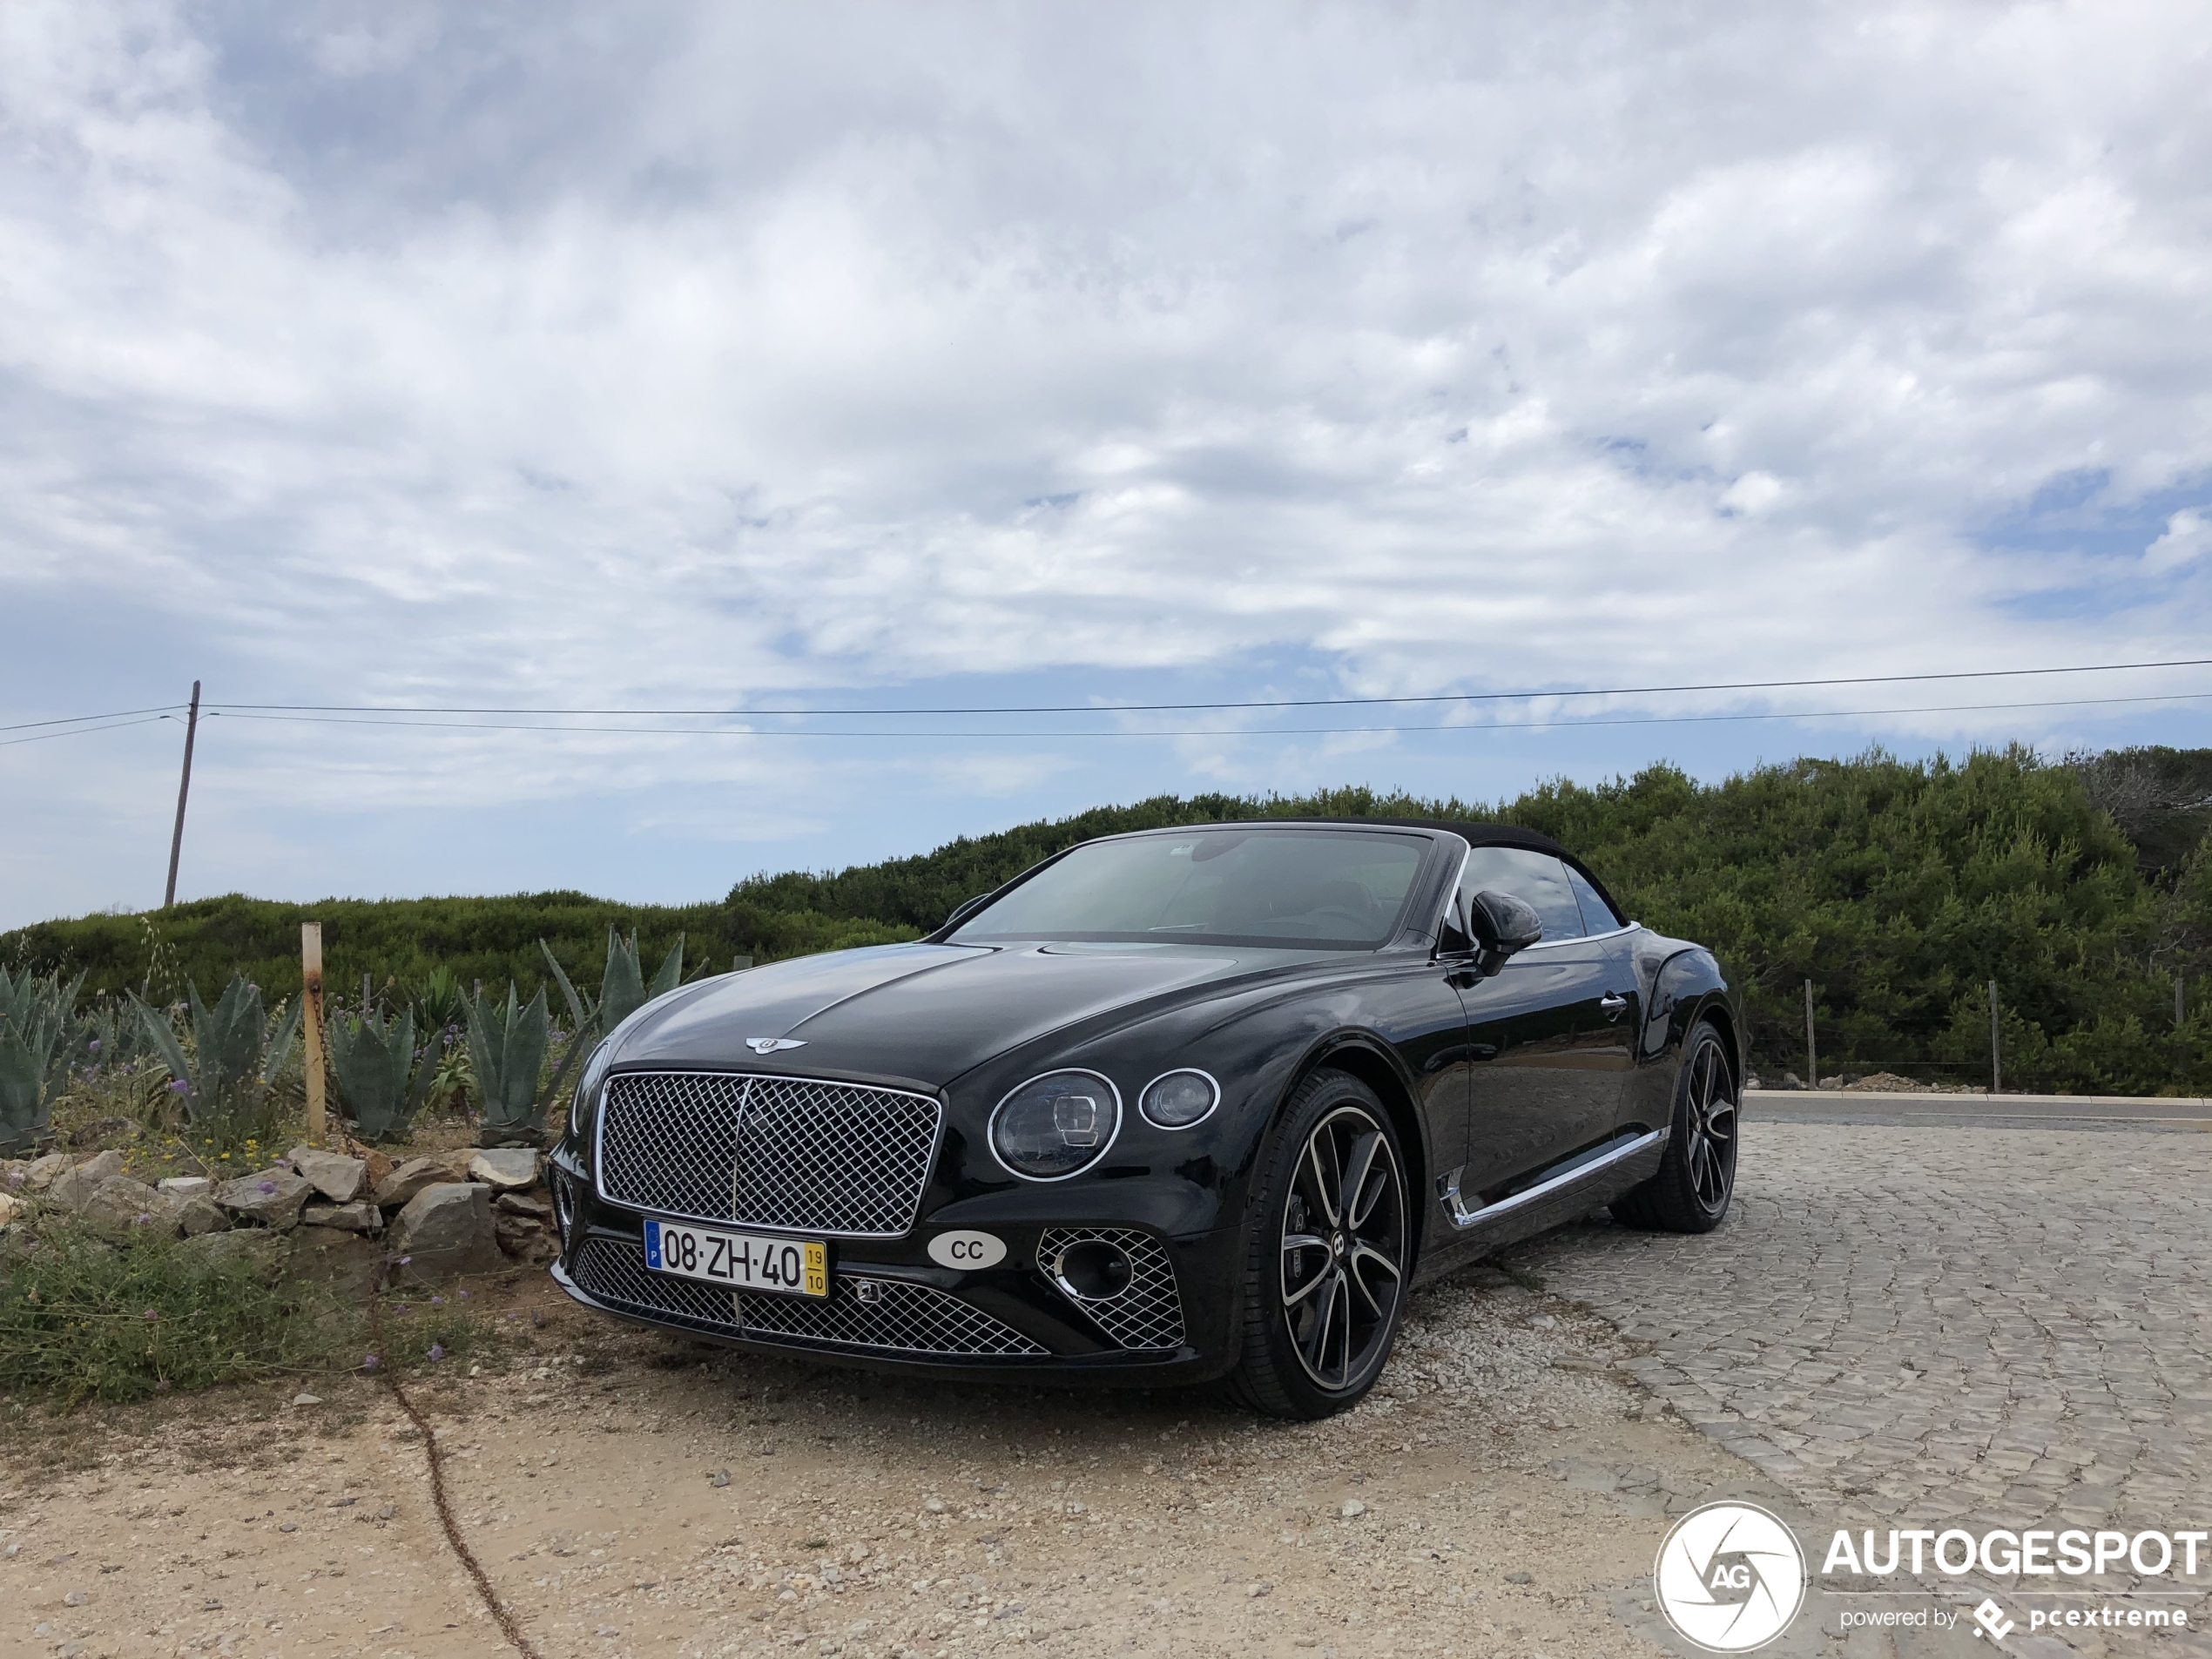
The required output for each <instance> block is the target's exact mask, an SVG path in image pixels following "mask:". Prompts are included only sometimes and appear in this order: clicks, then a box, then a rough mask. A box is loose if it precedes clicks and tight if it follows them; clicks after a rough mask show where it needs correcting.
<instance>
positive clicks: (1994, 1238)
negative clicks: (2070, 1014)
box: [1508, 1122, 2212, 1652]
mask: <svg viewBox="0 0 2212 1659" xmlns="http://www.w3.org/2000/svg"><path fill="white" fill-rule="evenodd" d="M1508 1265H1510V1266H1511V1267H1514V1268H1515V1269H1519V1270H1523V1271H1533V1272H1535V1273H1539V1274H1541V1276H1542V1278H1544V1280H1545V1282H1546V1284H1547V1285H1548V1287H1549V1288H1550V1289H1551V1290H1553V1291H1555V1292H1557V1293H1558V1294H1560V1295H1562V1296H1566V1297H1569V1298H1575V1299H1576V1300H1579V1301H1581V1302H1583V1303H1585V1304H1587V1305H1589V1306H1590V1307H1591V1308H1593V1309H1594V1310H1595V1311H1596V1312H1599V1313H1601V1314H1602V1315H1604V1316H1605V1317H1606V1318H1608V1319H1610V1320H1611V1321H1613V1322H1614V1323H1615V1325H1617V1326H1618V1327H1619V1328H1620V1329H1621V1330H1622V1332H1623V1334H1624V1335H1626V1336H1629V1337H1630V1338H1632V1339H1636V1340H1637V1342H1638V1345H1640V1346H1641V1345H1649V1352H1648V1353H1645V1354H1643V1355H1642V1357H1640V1358H1638V1359H1634V1360H1631V1361H1630V1362H1629V1368H1630V1369H1632V1370H1634V1371H1635V1372H1637V1374H1638V1375H1639V1376H1640V1377H1641V1378H1642V1379H1643V1381H1644V1382H1645V1383H1646V1384H1647V1385H1648V1386H1649V1387H1651V1388H1652V1389H1653V1390H1654V1391H1655V1392H1656V1393H1658V1394H1659V1395H1660V1396H1661V1397H1662V1399H1665V1400H1667V1401H1668V1402H1669V1404H1670V1405H1671V1406H1674V1408H1675V1409H1676V1411H1677V1412H1679V1413H1681V1414H1682V1415H1683V1417H1684V1418H1686V1419H1688V1420H1689V1421H1691V1422H1693V1423H1695V1424H1696V1425H1697V1426H1699V1427H1700V1428H1702V1429H1703V1430H1704V1431H1705V1432H1706V1433H1708V1434H1710V1436H1711V1437H1712V1438H1713V1439H1714V1440H1716V1441H1718V1442H1719V1443H1720V1444H1722V1445H1723V1446H1724V1447H1727V1448H1728V1449H1729V1450H1730V1451H1732V1452H1735V1453H1737V1454H1739V1455H1740V1456H1742V1457H1743V1458H1745V1459H1747V1460H1750V1462H1751V1463H1753V1464H1754V1465H1756V1466H1757V1467H1758V1468H1759V1469H1760V1470H1762V1471H1763V1472H1764V1473H1765V1474H1767V1475H1769V1476H1770V1477H1771V1478H1772V1479H1773V1480H1776V1481H1777V1483H1779V1484H1780V1485H1781V1486H1782V1487H1785V1488H1786V1489H1787V1490H1789V1491H1790V1492H1791V1493H1792V1494H1795V1495H1796V1496H1797V1497H1798V1498H1799V1499H1800V1500H1801V1501H1804V1503H1805V1505H1806V1506H1807V1507H1808V1509H1809V1510H1810V1511H1811V1512H1814V1513H1819V1514H1833V1515H1835V1516H1836V1521H1835V1522H1834V1523H1833V1524H1838V1525H1842V1524H1851V1525H1860V1526H1863V1525H1866V1524H1869V1523H1871V1524H1874V1525H1876V1526H1877V1527H1888V1526H1896V1527H1913V1526H1934V1527H1966V1528H1968V1529H1969V1530H1971V1531H1973V1532H1975V1533H1976V1534H1979V1533H1980V1532H1983V1531H1985V1530H1987V1529H1989V1528H1992V1527H2008V1528H2012V1529H2015V1530H2017V1529H2020V1528H2022V1527H2028V1526H2037V1527H2087V1528H2096V1527H2121V1528H2123V1529H2126V1530H2128V1531H2129V1532H2131V1533H2132V1532H2134V1531H2135V1530H2137V1529H2141V1528H2149V1529H2156V1530H2161V1531H2169V1532H2170V1531H2174V1530H2177V1529H2180V1528H2183V1527H2204V1526H2206V1525H2207V1524H2208V1519H2207V1517H2208V1515H2209V1514H2212V1137H2208V1136H2202V1135H2196V1134H2189V1133H2160V1132H2143V1133H2136V1132H2125V1131H2109V1130H2107V1131H2100V1132H2091V1131H2067V1130H1988V1129H1956V1128H1945V1129H1932V1128H1917V1127H1915V1128H1904V1127H1878V1128H1877V1127H1867V1126H1861V1125H1849V1124H1820V1123H1788V1124H1784V1123H1757V1122H1753V1123H1750V1124H1747V1126H1746V1130H1745V1135H1744V1141H1743V1163H1742V1169H1741V1172H1740V1175H1739V1179H1738V1184H1737V1200H1736V1208H1735V1211H1734V1212H1733V1214H1732V1215H1731V1217H1730V1220H1729V1222H1728V1224H1726V1225H1724V1226H1723V1228H1722V1229H1721V1230H1720V1231H1717V1232H1716V1233H1714V1234H1712V1235H1710V1236H1709V1237H1706V1238H1681V1237H1673V1236H1654V1235H1648V1234H1642V1233H1636V1232H1631V1231H1627V1230H1625V1229H1622V1228H1620V1227H1616V1226H1614V1225H1612V1224H1609V1223H1607V1222H1602V1221H1591V1222H1586V1223H1583V1224H1578V1225H1576V1226H1573V1227H1569V1228H1567V1229H1564V1230H1562V1231H1559V1232H1556V1233H1554V1234H1551V1235H1549V1236H1548V1237H1547V1238H1542V1239H1540V1240H1536V1241H1534V1242H1533V1243H1532V1244H1528V1245H1526V1246H1522V1247H1521V1248H1520V1249H1518V1250H1516V1251H1514V1252H1512V1254H1511V1255H1510V1257H1509V1258H1508ZM2168 1582H2171V1581H2168ZM2204 1582H2205V1581H2204V1580H2203V1579H2202V1577H2200V1578H2199V1579H2198V1580H2197V1581H2196V1583H2197V1585H2198V1586H2199V1587H2202V1585H2203V1583H2204ZM2190 1606H2191V1608H2193V1609H2202V1611H2203V1613H2204V1614H2205V1615H2206V1616H2208V1617H2212V1601H2199V1602H2192V1603H2190ZM2084 1645H2085V1646H2087V1648H2088V1650H2090V1651H2097V1650H2099V1649H2096V1647H2095V1646H2094V1642H2092V1643H2086V1644H2084ZM2197 1646H2198V1644H2197V1642H2196V1640H2195V1639H2192V1640H2191V1641H2190V1642H2188V1643H2187V1644H2185V1647H2186V1649H2187V1650H2192V1651H2194V1650H2196V1649H2197ZM2113 1650H2114V1651H2115V1652H2117V1651H2121V1649H2120V1648H2119V1647H2117V1646H2115V1647H2114V1649H2113ZM2131 1650H2133V1651H2143V1650H2144V1649H2142V1648H2141V1645H2140V1643H2138V1644H2137V1645H2136V1646H2135V1647H2134V1648H2133V1649H2131ZM2161 1650H2163V1651H2168V1652H2173V1651H2177V1650H2181V1649H2176V1648H2174V1647H2164V1648H2162V1649H2161Z"/></svg>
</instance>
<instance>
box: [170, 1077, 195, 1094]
mask: <svg viewBox="0 0 2212 1659" xmlns="http://www.w3.org/2000/svg"><path fill="white" fill-rule="evenodd" d="M189 1087H191V1085H190V1084H188V1083H186V1082H185V1080H184V1079H183V1078H182V1077H179V1078H178V1079H177V1081H176V1082H172V1083H171V1084H170V1085H169V1092H170V1093H171V1094H172V1095H181V1094H183V1093H184V1092H185V1089H188V1088H189Z"/></svg>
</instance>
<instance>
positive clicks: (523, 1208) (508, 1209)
mask: <svg viewBox="0 0 2212 1659" xmlns="http://www.w3.org/2000/svg"><path fill="white" fill-rule="evenodd" d="M491 1207H492V1208H493V1209H495V1210H497V1211H501V1212H502V1213H503V1214H506V1215H509V1216H528V1217H529V1218H530V1219H531V1220H532V1221H550V1220H552V1219H553V1206H552V1205H551V1204H548V1203H547V1202H546V1201H545V1200H544V1199H543V1198H526V1197H523V1195H522V1194H521V1193H519V1192H502V1193H501V1194H500V1195H499V1196H498V1197H496V1198H494V1199H493V1200H492V1201H491Z"/></svg>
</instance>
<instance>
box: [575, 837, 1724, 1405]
mask: <svg viewBox="0 0 2212 1659" xmlns="http://www.w3.org/2000/svg"><path fill="white" fill-rule="evenodd" d="M1742 1079H1743V1050H1742V1044H1741V1035H1740V1029H1739V1027H1738V1024H1737V1013H1736V1006H1735V1003H1734V1001H1733V1000H1732V998H1731V996H1730V992H1729V988H1728V987H1727V985H1726V984H1725V982H1724V981H1723V978H1722V975H1721V973H1720V971H1719V968H1717V966H1716V963H1715V961H1714V960H1713V957H1712V956H1711V954H1710V953H1709V952H1707V951H1706V950H1705V949H1703V948H1701V947H1699V946H1697V945H1695V944H1690V943H1686V942H1684V941H1681V940H1676V939H1666V938H1662V937H1660V936H1659V935H1658V934H1655V933H1652V932H1650V931H1649V930H1648V929H1646V928H1644V927H1641V926H1639V925H1638V924H1636V923H1635V922H1634V921H1629V920H1627V919H1626V918H1624V917H1623V915H1622V913H1621V910H1620V909H1619V907H1617V906H1615V903H1614V902H1613V900H1611V899H1610V898H1609V897H1608V895H1607V894H1606V890H1605V887H1604V886H1603V884H1602V882H1601V881H1600V880H1598V879H1597V878H1596V876H1595V875H1594V874H1593V873H1591V872H1590V871H1589V870H1588V869H1587V868H1585V867H1583V865H1582V864H1581V862H1580V861H1579V860H1577V859H1576V858H1575V856H1574V855H1573V854H1572V853H1568V851H1567V850H1566V849H1564V848H1562V847H1561V846H1556V845H1554V843H1553V842H1551V841H1550V840H1546V839H1545V838H1544V837H1542V836H1541V835H1536V834H1532V833H1528V832H1527V831H1525V830H1519V829H1513V828H1507V827H1502V826H1495V825H1485V824H1467V823H1430V822H1410V821H1406V822H1400V821H1390V822H1381V821H1356V820H1354V821H1347V820H1340V819H1339V820H1328V821H1303V820H1299V821H1282V822H1247V823H1231V824H1211V825H1205V826H1196V827H1191V828H1185V829H1171V830H1155V831H1146V832H1143V833H1136V834H1130V835H1117V836H1112V837H1109V838H1106V839H1103V840H1095V841H1089V842H1085V843H1083V844H1082V845H1081V846H1074V847H1071V848H1069V849H1068V850H1067V851H1066V852H1064V853H1060V854H1058V855H1057V856H1056V857H1054V858H1051V859H1049V860H1046V861H1044V862H1043V863H1042V864H1039V865H1038V866H1036V867H1035V868H1034V869H1031V870H1029V871H1028V872H1027V873H1024V874H1022V875H1021V876H1019V877H1017V878H1016V879H1015V880H1012V881H1009V882H1008V883H1007V885H1006V886H1004V887H1001V888H999V889H998V890H997V891H996V892H994V893H990V894H984V895H982V896H981V897H979V898H976V899H973V900H969V901H968V903H966V904H964V905H962V906H961V907H959V909H957V910H956V911H954V914H953V915H952V916H951V918H950V919H949V920H948V921H947V922H946V923H945V925H944V926H943V927H941V928H939V929H938V930H937V931H936V932H935V933H934V934H930V935H929V936H928V937H927V938H926V939H923V940H921V941H917V942H915V943H913V944H907V945H891V946H883V947H880V948H872V949H864V950H849V951H840V952H836V953H833V954H826V955H820V956H809V957H802V958H799V959H796V960H792V961H780V962H775V963H772V964H769V965H767V966H764V967H760V968H752V969H749V970H747V971H745V972H742V973H737V974H725V975H723V976H721V977H719V978H716V979H710V980H705V981H700V982H698V983H697V984H695V985H691V986H688V987H685V988H683V989H681V990H679V991H677V992H675V993H673V994H671V995H667V996H664V997H662V998H660V999H659V1000H658V1001H653V1002H651V1003H649V1004H648V1005H647V1006H645V1007H644V1008H641V1009H639V1010H638V1011H637V1013H636V1014H635V1015H631V1018H630V1019H629V1020H627V1021H626V1022H624V1023H623V1024H622V1025H621V1026H620V1027H619V1028H617V1029H616V1030H615V1031H613V1032H612V1033H610V1035H608V1037H607V1038H606V1040H605V1041H604V1042H603V1043H602V1044H601V1045H600V1047H599V1048H598V1049H597V1051H596V1052H595V1053H594V1054H593V1055H591V1056H590V1059H589V1060H588V1061H587V1062H586V1064H585V1067H584V1069H583V1075H582V1076H581V1078H580V1080H579V1082H578V1086H577V1094H576V1099H575V1103H574V1105H573V1108H572V1109H571V1111H570V1120H569V1125H568V1129H567V1131H566V1133H565V1135H564V1136H563V1139H562V1140H561V1142H560V1143H559V1145H558V1146H557V1147H556V1150H555V1152H554V1155H553V1164H554V1170H553V1187H554V1198H555V1210H556V1217H557V1220H558V1222H559V1225H560V1231H561V1243H562V1250H561V1257H560V1260H559V1262H558V1264H556V1266H555V1268H554V1270H553V1271H554V1274H555V1277H556V1278H557V1279H558V1280H559V1282H560V1284H561V1285H562V1287H563V1289H564V1290H566V1291H568V1293H569V1294H570V1295H571V1296H573V1297H574V1298H577V1300H578V1301H579V1302H583V1303H585V1304H587V1305H590V1306H592V1307H596V1308H600V1309H604V1311H606V1312H609V1313H611V1314H616V1315H619V1316H621V1317H622V1318H628V1319H634V1320H639V1321H643V1322H645V1323H648V1324H651V1325H659V1326H664V1327H667V1328H670V1329H672V1330H677V1331H682V1332H689V1333H691V1334H692V1335H694V1336H698V1337H704V1338H708V1339H715V1340H719V1341H723V1342H727V1343H731V1344H733V1345H737V1346H738V1347H741V1348H748V1349H753V1350H757V1351H760V1352H777V1353H784V1354H803V1355H806V1356H808V1357H810V1358H813V1359H822V1360H833V1361H837V1362H840V1363H847V1364H853V1365H867V1366H885V1367H893V1368H896V1369H900V1370H903V1371H907V1372H921V1373H926V1374H934V1375H939V1376H956V1375H962V1376H990V1377H996V1378H1001V1379H1015V1378H1019V1379H1029V1380H1034V1381H1044V1380H1047V1379H1070V1380H1072V1379H1092V1380H1105V1381H1120V1382H1124V1383H1130V1384H1136V1385H1143V1386H1168V1385H1175V1384H1196V1383H1205V1382H1217V1381H1220V1382H1225V1383H1226V1384H1227V1385H1228V1386H1229V1387H1230V1388H1231V1390H1232V1391H1233V1392H1234V1393H1236V1394H1237V1395H1238V1396H1239V1397H1240V1398H1242V1399H1244V1401H1245V1402H1246V1403H1247V1404H1249V1405H1250V1406H1253V1407H1255V1408H1257V1409H1258V1410H1261V1411H1264V1412H1268V1413H1276V1414H1278V1415H1282V1416H1286V1417H1319V1416H1325V1415H1326V1414H1327V1413H1332V1412H1335V1411H1339V1410H1341V1409H1343V1408H1344V1407H1345V1406H1348V1405H1350V1404H1352V1403H1353V1402H1354V1401H1356V1400H1358V1399H1359V1398H1360V1397H1361V1395H1363V1394H1364V1393H1366V1391H1367V1389H1368V1387H1369V1386H1371V1385H1372V1383H1373V1381H1374V1379H1375V1377H1376V1375H1377V1373H1378V1372H1379V1371H1380V1370H1381V1369H1382V1366H1383V1364H1384V1362H1385V1360H1386V1359H1387V1358H1388V1357H1389V1354H1390V1350H1391V1345H1392V1342H1393V1339H1394V1338H1395V1336H1396V1334H1397V1331H1398V1327H1399V1320H1400V1318H1401V1315H1402V1312H1403V1311H1404V1308H1405V1305H1406V1292H1407V1291H1408V1289H1409V1288H1410V1287H1411V1286H1412V1285H1415V1284H1417V1283H1419V1282H1420V1281H1422V1280H1425V1279H1427V1278H1433V1277H1434V1276H1436V1275H1438V1274H1441V1273H1445V1272H1448V1271H1451V1270H1452V1269H1453V1268H1455V1267H1459V1266H1462V1265H1464V1264H1467V1263H1469V1262H1471V1261H1473V1260H1474V1259H1475V1258H1478V1257H1480V1256H1481V1255H1483V1254H1484V1253H1486V1252H1488V1251H1494V1250H1496V1249H1498V1248H1499V1247H1500V1246H1501V1244H1507V1243H1510V1242H1512V1241H1514V1240H1515V1239H1519V1238H1526V1237H1527V1236H1528V1235H1530V1234H1531V1233H1534V1232H1537V1231H1541V1230H1543V1229H1545V1228H1548V1227H1551V1226H1554V1225H1557V1224H1559V1223H1561V1222H1562V1221H1564V1220H1567V1219H1569V1218H1572V1217H1577V1216H1580V1215H1581V1214H1582V1213H1584V1212H1585V1211H1588V1210H1590V1209H1591V1208H1593V1207H1594V1206H1597V1205H1602V1204H1609V1205H1610V1206H1611V1208H1612V1212H1613V1214H1614V1216H1615V1217H1616V1218H1617V1219H1618V1220H1620V1221H1621V1222H1622V1223H1624V1224H1628V1225H1629V1226H1634V1227H1642V1228H1658V1229H1666V1230H1669V1231H1681V1232H1703V1231H1709V1230H1710V1229H1711V1228H1713V1227H1714V1226H1716V1225H1717V1224H1719V1222H1720V1221H1721V1219H1722V1217H1723V1216H1724V1215H1725V1214H1726V1213H1727V1211H1728V1206H1729V1198H1730V1191H1731V1189H1732V1187H1733V1185H1734V1182H1735V1176H1736V1157H1737V1105H1738V1103H1739V1102H1740V1100H1741V1097H1742V1096H1741V1083H1742Z"/></svg>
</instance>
